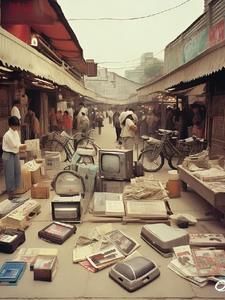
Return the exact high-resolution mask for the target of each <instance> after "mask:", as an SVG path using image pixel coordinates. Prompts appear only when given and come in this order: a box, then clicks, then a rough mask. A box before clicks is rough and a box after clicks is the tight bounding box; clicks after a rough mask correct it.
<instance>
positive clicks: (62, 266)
mask: <svg viewBox="0 0 225 300" xmlns="http://www.w3.org/2000/svg"><path fill="white" fill-rule="evenodd" d="M94 137H95V141H96V143H97V144H98V145H99V146H101V147H106V148H107V147H110V148H113V147H112V145H113V146H114V145H115V143H114V141H115V133H114V128H113V127H112V125H111V124H108V119H106V120H105V122H104V127H103V131H102V135H98V132H97V130H95V132H94ZM167 172H168V169H167V167H164V169H162V170H161V171H159V172H157V173H154V174H153V176H154V178H155V179H159V180H161V181H162V182H163V183H166V181H167V177H168V175H167ZM145 176H151V174H146V175H145ZM28 195H29V192H28ZM53 196H54V191H51V197H50V199H48V200H45V199H40V200H37V201H38V202H39V203H40V204H41V213H40V215H38V216H36V217H34V218H33V219H32V224H31V226H30V227H29V228H28V229H27V230H26V242H25V243H24V244H23V246H22V247H25V248H29V247H33V248H37V247H40V248H44V247H48V248H57V249H58V251H59V252H58V267H57V273H56V276H55V278H54V281H53V282H52V283H51V284H48V283H46V282H40V281H33V274H32V272H31V271H30V270H29V267H28V266H27V268H26V270H25V273H24V275H23V278H22V280H21V282H20V283H19V284H18V286H14V287H10V286H8V287H7V286H1V293H0V299H4V300H5V299H21V300H22V299H33V300H36V299H45V300H50V299H51V300H56V299H57V300H58V299H59V300H62V299H65V300H66V299H93V300H97V299H104V300H107V299H133V300H137V299H168V300H169V299H170V300H172V299H184V300H187V299H201V300H211V299H224V295H223V293H219V292H218V291H216V290H215V287H214V285H215V284H214V283H212V284H210V285H207V286H206V287H203V288H199V287H197V286H195V285H193V284H192V283H190V282H188V281H186V280H184V279H182V278H180V277H179V276H177V275H176V274H175V273H173V272H172V271H171V270H169V269H168V267H167V265H168V263H169V262H170V260H171V258H164V257H162V256H161V255H160V254H158V253H157V252H156V251H155V250H153V249H152V248H151V247H150V246H148V245H147V244H146V243H145V242H144V241H143V240H142V239H141V238H140V231H141V227H142V226H143V225H144V224H141V223H133V224H132V223H127V224H122V223H121V221H119V220H118V221H117V222H115V221H113V227H114V228H116V229H120V230H122V231H124V232H125V233H126V234H128V235H129V236H131V237H132V238H134V239H135V240H136V241H138V242H139V243H140V245H141V247H140V248H139V249H138V252H139V253H141V254H142V255H144V256H145V257H148V258H150V259H151V260H153V261H154V262H155V263H157V265H158V266H159V269H160V272H161V274H160V277H159V279H158V280H155V281H153V282H152V283H151V284H149V285H148V286H146V287H144V288H142V289H140V290H138V291H136V292H134V293H132V294H130V293H127V292H126V291H125V290H123V289H122V288H121V287H119V286H118V285H117V284H116V283H115V282H113V281H112V280H111V279H110V278H109V276H108V272H109V268H106V269H104V270H102V271H99V272H98V273H90V272H88V271H87V270H85V269H84V268H83V267H82V266H80V265H78V264H73V263H72V249H73V247H74V245H75V241H76V240H77V238H78V237H79V236H80V235H83V236H85V235H86V234H87V233H88V232H90V230H91V229H93V227H94V226H97V225H100V224H101V220H100V219H101V218H100V219H99V222H100V223H98V221H96V222H94V223H93V222H88V221H84V223H82V224H80V225H77V227H78V229H77V232H76V234H75V236H74V237H72V238H70V239H69V240H68V241H66V242H65V243H64V244H63V245H55V244H54V245H53V244H48V243H46V242H45V241H43V240H41V239H39V238H38V236H37V232H38V231H39V230H40V229H41V228H43V227H45V226H46V225H47V224H49V222H50V221H51V212H50V200H51V199H52V198H53ZM169 204H170V206H171V210H172V211H173V213H176V212H178V213H189V214H191V215H193V216H195V217H196V218H197V219H198V220H202V221H199V222H198V223H197V225H195V226H190V227H189V229H188V231H189V232H196V231H197V230H199V231H201V232H217V233H224V232H225V229H224V226H223V225H222V224H221V223H219V222H218V221H217V220H215V219H214V217H213V216H212V215H211V214H212V208H211V207H210V206H209V205H208V204H207V202H206V201H205V200H204V199H202V198H201V197H200V196H198V195H197V194H195V193H194V192H193V191H191V190H189V191H188V192H186V193H182V195H181V197H180V198H177V199H170V200H169ZM15 256H16V253H14V254H11V255H10V256H9V255H8V254H3V253H1V254H0V264H1V263H3V262H4V261H5V260H6V259H9V258H10V260H11V259H13V258H14V257H15ZM28 295H29V296H28Z"/></svg>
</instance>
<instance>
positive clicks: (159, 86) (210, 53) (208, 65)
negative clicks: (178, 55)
mask: <svg viewBox="0 0 225 300" xmlns="http://www.w3.org/2000/svg"><path fill="white" fill-rule="evenodd" d="M223 68H225V43H224V42H223V43H222V44H220V45H218V46H215V47H213V48H210V49H208V50H207V51H205V52H204V53H202V54H201V55H199V56H198V57H196V58H195V59H193V60H192V61H191V62H189V63H187V64H185V65H183V66H181V67H179V68H178V69H176V70H174V71H173V72H171V73H169V74H166V75H164V76H163V77H161V78H159V79H157V80H155V81H153V82H151V83H149V84H147V85H145V86H142V87H141V88H139V89H138V90H137V91H138V97H143V96H147V95H151V94H152V93H155V92H160V91H164V90H166V89H169V88H172V87H175V86H178V85H179V84H182V83H187V82H191V81H194V80H198V79H200V78H203V77H204V76H209V75H211V74H213V73H215V72H217V71H220V70H222V69H223ZM203 81H204V80H203ZM201 83H202V82H201ZM198 84H199V83H198ZM193 85H194V84H193Z"/></svg>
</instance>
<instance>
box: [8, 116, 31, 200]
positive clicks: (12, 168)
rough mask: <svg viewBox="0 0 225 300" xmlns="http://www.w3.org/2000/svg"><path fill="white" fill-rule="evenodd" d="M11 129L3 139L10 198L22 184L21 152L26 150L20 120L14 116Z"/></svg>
mask: <svg viewBox="0 0 225 300" xmlns="http://www.w3.org/2000/svg"><path fill="white" fill-rule="evenodd" d="M8 124H9V129H8V131H7V132H6V133H5V134H4V136H3V140H2V150H3V154H2V160H3V168H4V176H5V184H6V191H7V193H8V198H9V200H12V199H13V198H14V192H15V190H16V189H17V188H18V187H19V185H20V178H21V168H20V161H19V152H24V151H26V145H25V144H21V141H20V136H19V132H18V130H19V128H20V120H19V119H18V118H17V117H15V116H13V117H10V118H9V120H8Z"/></svg>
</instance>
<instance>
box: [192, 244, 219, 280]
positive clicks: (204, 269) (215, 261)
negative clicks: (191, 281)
mask: <svg viewBox="0 0 225 300" xmlns="http://www.w3.org/2000/svg"><path fill="white" fill-rule="evenodd" d="M192 254H193V258H194V262H195V266H196V269H197V272H198V275H199V276H219V275H223V276H224V275H225V252H224V250H215V249H206V248H202V249H192Z"/></svg>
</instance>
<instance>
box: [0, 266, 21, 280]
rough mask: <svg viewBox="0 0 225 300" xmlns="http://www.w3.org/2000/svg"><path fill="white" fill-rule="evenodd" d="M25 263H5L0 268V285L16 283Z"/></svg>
mask: <svg viewBox="0 0 225 300" xmlns="http://www.w3.org/2000/svg"><path fill="white" fill-rule="evenodd" d="M25 267H26V263H24V262H17V261H7V262H5V263H4V264H3V265H2V266H1V268H0V283H4V282H8V283H16V282H17V281H18V279H19V278H20V276H22V274H23V272H24V270H25Z"/></svg>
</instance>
